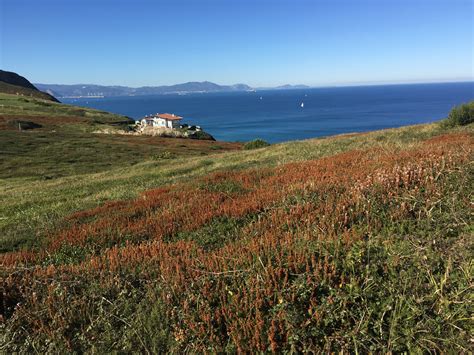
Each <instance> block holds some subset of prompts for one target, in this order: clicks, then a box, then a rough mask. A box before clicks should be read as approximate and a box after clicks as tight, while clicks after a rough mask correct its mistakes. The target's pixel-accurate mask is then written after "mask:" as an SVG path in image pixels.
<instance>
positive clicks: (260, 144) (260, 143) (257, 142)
mask: <svg viewBox="0 0 474 355" xmlns="http://www.w3.org/2000/svg"><path fill="white" fill-rule="evenodd" d="M269 145H270V143H268V142H266V141H264V140H263V139H259V138H258V139H254V140H253V141H250V142H247V143H245V144H244V149H247V150H249V149H258V148H264V147H268V146H269Z"/></svg>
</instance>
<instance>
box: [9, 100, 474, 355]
mask: <svg viewBox="0 0 474 355" xmlns="http://www.w3.org/2000/svg"><path fill="white" fill-rule="evenodd" d="M12 110H13V109H12ZM58 116H61V115H58ZM87 130H89V129H86V131H87ZM456 132H457V133H463V134H464V135H461V136H457V135H455V134H456ZM1 133H2V132H0V134H1ZM31 133H33V132H31ZM446 133H449V134H451V136H448V137H447V138H443V139H441V140H439V141H437V140H435V141H434V142H429V143H426V144H428V145H426V147H425V144H424V143H423V141H426V140H428V139H430V138H432V137H436V136H439V135H445V134H446ZM9 134H13V133H12V132H11V131H9ZM28 134H30V132H29V133H28ZM43 134H44V133H43ZM82 134H83V135H80V136H77V137H75V138H77V139H78V141H79V140H84V139H92V140H95V139H96V138H92V137H93V136H91V135H90V134H89V133H87V132H84V133H82ZM453 134H454V135H453ZM466 134H467V135H466ZM472 134H473V127H471V126H468V127H464V128H458V129H449V130H446V129H442V128H440V127H439V126H438V125H435V124H433V125H422V126H413V127H404V128H399V129H391V130H385V131H379V132H371V133H367V134H357V135H345V136H338V137H331V138H325V139H314V140H307V141H300V142H290V143H285V144H279V145H274V146H271V147H268V148H264V149H259V150H255V151H238V152H225V153H219V152H217V153H215V154H213V155H212V156H201V155H200V154H202V153H204V154H208V153H209V152H212V151H214V152H216V150H217V149H218V148H210V146H206V147H205V148H203V147H201V148H200V149H201V150H200V151H199V149H197V151H195V152H194V153H193V155H192V156H189V153H187V154H185V155H184V156H183V155H182V154H180V151H181V150H182V149H183V148H187V147H176V146H175V147H174V149H176V150H175V151H174V153H173V154H161V155H158V156H155V157H153V156H150V155H148V156H147V155H145V156H141V157H142V158H141V159H143V160H142V161H140V162H135V161H132V162H131V161H130V158H131V157H130V156H122V157H120V159H118V160H117V161H114V154H115V153H114V152H117V154H118V155H119V156H120V154H121V153H120V151H118V150H115V149H113V150H111V151H110V152H108V154H110V155H111V157H110V158H109V159H110V161H111V164H110V165H109V166H108V165H103V166H100V165H99V166H97V165H96V164H95V162H94V161H88V160H81V156H83V154H78V159H79V162H78V161H74V162H71V163H67V162H66V163H65V164H64V167H63V168H58V170H57V171H56V173H55V175H54V176H52V177H53V178H52V179H50V178H48V179H44V177H43V174H44V173H41V174H37V173H36V171H41V169H42V168H41V166H42V165H45V166H46V167H48V164H50V163H51V161H49V163H48V159H46V160H45V161H41V160H32V161H31V167H30V168H19V169H18V170H15V169H14V168H11V169H12V170H11V171H10V172H9V173H7V174H6V175H4V177H3V179H2V187H1V188H0V189H1V190H0V200H1V201H2V204H1V205H0V213H1V216H2V219H1V220H0V228H1V229H0V230H1V231H2V234H3V235H4V237H3V239H2V240H1V243H2V249H3V251H7V250H11V249H14V248H16V247H18V246H25V245H35V246H39V245H41V248H40V249H39V254H36V253H33V254H31V255H30V254H28V253H24V254H22V253H20V254H12V256H11V257H10V256H8V257H6V258H5V261H4V262H5V265H8V263H9V262H8V260H10V259H9V258H11V259H12V260H18V261H19V260H24V263H26V264H24V265H23V266H30V265H29V264H31V265H35V264H38V265H44V266H45V267H44V268H39V269H36V271H29V269H28V268H26V269H24V268H23V267H20V268H18V269H15V266H13V267H14V270H17V273H16V274H13V273H10V272H11V271H12V270H10V269H5V272H6V273H7V274H8V273H10V278H9V281H6V283H5V284H4V285H9V286H5V287H10V288H11V289H9V290H5V292H6V295H7V296H6V298H5V301H4V307H7V306H8V305H9V304H10V303H11V302H13V303H12V304H14V303H15V302H18V301H20V300H21V301H22V302H24V303H25V304H26V305H27V306H25V307H23V309H22V310H19V311H17V317H16V318H12V319H11V320H10V321H9V322H8V323H7V325H6V326H7V328H6V330H7V332H6V333H5V334H6V335H5V339H6V340H7V341H8V342H9V344H8V345H7V347H5V350H10V351H13V350H19V349H20V350H21V349H23V350H29V351H31V350H32V349H37V350H39V349H43V350H44V349H46V348H45V346H46V345H45V344H46V343H49V344H50V345H49V347H50V348H49V349H50V350H52V351H63V350H64V349H68V348H69V349H71V347H72V349H76V350H95V351H99V352H101V351H110V350H111V349H115V350H124V351H129V350H131V349H134V350H137V349H140V350H141V351H157V350H159V349H161V350H174V351H183V350H185V349H187V350H196V351H202V350H204V349H207V350H210V349H211V350H215V351H223V350H226V351H233V350H236V349H237V348H240V350H243V351H247V350H253V351H255V350H261V351H264V350H273V351H278V350H291V349H293V350H297V351H302V350H310V349H313V350H314V349H316V350H319V351H322V350H324V351H328V350H335V351H337V350H341V349H344V350H347V351H363V352H367V351H386V350H387V349H388V350H393V351H410V350H411V351H426V350H431V351H436V350H438V351H440V350H441V351H447V350H451V351H462V350H466V349H467V347H468V346H469V345H468V340H467V339H468V335H467V334H468V333H467V329H468V324H469V320H468V318H467V314H468V309H469V307H470V305H469V302H468V301H466V300H465V299H464V297H465V295H468V294H469V292H470V291H469V290H470V289H471V287H472V285H471V286H470V284H471V282H472V262H470V260H471V259H472V240H470V238H469V236H470V235H472V223H471V219H470V218H471V216H470V215H469V211H468V201H469V196H472V193H473V191H472V166H471V165H470V164H468V163H466V159H468V160H467V161H469V158H472V150H471V148H472ZM12 137H18V136H12ZM66 138H68V139H70V138H71V136H68V135H66ZM117 139H118V138H117ZM2 142H3V140H2ZM167 142H168V141H167ZM25 143H26V142H25V141H19V143H18V149H19V148H20V147H24V144H25ZM135 143H136V142H135ZM10 144H14V141H13V139H12V140H11V141H10ZM64 144H66V143H64ZM89 144H93V143H92V142H91V143H89ZM108 144H112V143H110V142H109V141H108V142H107V144H105V145H108ZM113 144H118V142H115V143H113ZM215 144H219V145H220V144H221V143H215ZM38 145H39V143H38V144H36V146H38ZM130 145H134V144H130V143H127V144H126V147H129V146H130ZM67 146H69V145H67ZM137 146H139V147H141V146H142V145H141V144H137ZM59 147H61V146H59ZM115 148H117V147H116V146H115ZM230 148H231V147H229V149H230ZM2 149H4V148H2ZM58 149H60V150H61V151H62V150H64V147H61V148H58ZM130 149H132V148H130ZM137 149H138V148H137ZM170 149H173V147H169V148H167V149H165V150H162V151H165V152H168V151H169V150H170ZM221 149H223V148H222V147H221ZM66 151H67V149H66ZM340 153H343V154H340ZM458 153H459V154H458ZM123 154H125V153H123ZM338 154H339V155H338ZM14 155H15V152H12V156H14ZM41 156H43V157H44V154H43V153H42V152H41V151H40V152H39V153H38V157H41ZM97 157H98V159H100V154H98V155H97ZM324 157H332V158H331V159H328V160H324V159H321V158H324ZM404 157H405V158H404ZM451 157H452V158H451ZM466 157H467V158H466ZM12 159H13V158H12ZM58 159H59V157H58V156H55V158H54V161H55V162H54V165H55V166H56V163H57V162H56V160H58ZM446 159H447V160H446ZM449 159H452V160H453V162H452V163H451V160H449ZM463 159H464V160H463ZM59 160H61V159H59ZM359 160H360V163H359ZM471 160H472V159H471ZM332 161H334V162H339V163H336V165H331V164H332V163H331V162H332ZM445 161H447V162H449V163H444V162H445ZM295 162H302V164H301V165H298V164H297V163H296V165H295ZM441 162H443V163H441ZM131 163H133V164H131ZM2 164H10V166H13V165H12V163H11V160H9V159H6V160H5V161H2ZM69 164H70V165H72V167H71V168H70V169H69V170H68V169H66V167H67V166H68V165H69ZM449 164H452V165H449ZM4 166H7V165H4ZM346 166H347V167H346ZM424 166H426V167H424ZM400 167H402V168H403V167H405V168H403V169H405V170H403V169H401V168H400ZM50 168H53V166H50V167H48V168H47V169H45V171H46V170H48V169H50ZM422 168H423V169H422ZM88 169H90V171H89V172H88ZM304 169H315V170H310V171H311V173H308V174H305V173H304ZM380 169H382V172H383V171H386V172H385V173H384V174H388V175H387V177H386V178H384V176H385V175H383V174H382V175H380V174H381V172H380V171H381V170H380ZM383 169H385V170H383ZM397 169H399V170H397ZM400 169H401V170H400ZM420 169H422V170H420ZM232 171H233V172H236V173H232ZM318 171H320V173H321V174H322V175H321V176H320V177H318V175H317V173H316V172H318ZM213 172H226V173H225V174H224V175H223V176H220V175H211V176H209V174H210V173H213ZM237 172H238V173H237ZM375 172H377V174H379V175H377V174H376V173H375ZM8 174H9V175H8ZM228 174H230V175H228ZM298 174H302V175H301V177H300V178H298V177H297V176H298ZM366 174H369V175H370V176H381V179H382V180H380V183H379V185H373V186H372V184H369V185H367V186H368V187H367V191H366V192H365V193H364V194H365V195H364V196H363V197H361V196H360V195H359V194H358V193H353V192H351V191H352V190H351V189H352V186H358V185H357V184H354V181H353V180H355V179H356V178H357V177H359V179H364V176H365V175H366ZM391 174H399V175H397V176H400V179H402V180H403V179H405V178H404V176H405V175H404V174H408V175H407V176H408V177H407V179H408V180H407V181H409V182H407V183H406V184H405V185H399V183H397V185H393V184H395V180H392V179H391V177H390V175H391ZM313 176H314V178H313ZM312 179H314V181H313V180H312ZM325 179H329V180H328V181H329V182H330V185H327V186H326V185H325V184H323V183H321V181H325ZM331 181H332V182H331ZM172 183H176V184H177V185H174V186H171V187H170V188H171V191H169V192H168V190H163V191H161V190H159V191H157V192H150V193H148V195H140V194H141V193H142V192H143V191H145V190H149V189H151V188H156V187H160V186H170V184H172ZM400 186H401V187H400ZM254 190H255V191H254ZM252 191H254V192H252ZM137 196H142V197H138V198H137ZM143 196H145V197H146V196H149V198H150V200H148V199H143ZM351 196H352V197H351ZM389 196H391V197H389ZM134 198H137V200H133V199H134ZM254 198H256V199H257V201H261V202H258V203H257V205H255V202H254V200H253V199H254ZM124 199H125V200H129V201H131V202H126V203H125V205H124V203H119V204H110V205H106V207H103V208H102V209H97V210H94V209H92V210H90V211H88V212H84V213H79V214H76V215H73V216H71V213H73V212H77V211H80V210H86V209H91V208H94V207H96V206H99V205H102V204H103V203H104V202H107V201H111V200H112V201H113V200H124ZM161 200H163V201H165V202H161ZM143 201H149V202H146V203H145V202H143ZM371 201H372V202H371ZM143 203H145V205H143ZM259 204H261V205H259ZM367 204H368V205H367ZM227 205H228V207H226V206H227ZM144 206H145V207H144ZM162 206H167V207H166V208H162ZM367 206H370V207H369V208H368V207H367ZM143 208H145V209H144V210H142V209H143ZM197 208H199V210H200V213H199V214H195V212H196V209H197ZM168 211H169V213H171V214H172V215H173V216H174V217H172V219H171V221H172V223H171V224H169V225H167V224H160V223H162V221H165V220H166V218H165V217H166V213H168ZM324 211H325V212H324ZM329 211H331V212H329ZM348 211H350V212H348ZM348 213H349V214H348ZM206 214H209V216H210V219H202V220H201V219H200V218H201V216H204V215H206ZM66 216H69V217H68V218H67V219H64V217H66ZM321 216H322V217H323V219H318V218H321ZM325 216H328V217H327V218H328V220H327V221H326V220H325V219H324V218H326V217H325ZM149 218H151V219H149ZM203 218H204V217H203ZM348 218H349V221H350V223H349V222H347V221H346V219H348ZM143 221H147V222H146V223H143ZM163 223H164V222H163ZM341 223H342V224H341ZM348 223H349V224H348ZM110 228H111V229H110ZM170 228H171V229H170ZM129 230H133V231H134V232H130V231H129ZM112 231H113V232H112ZM157 231H168V232H166V233H164V232H160V233H161V234H160V233H158V232H157ZM84 233H86V234H84ZM156 233H158V235H159V237H157V234H156ZM81 236H85V237H86V239H84V240H82V239H81V238H82V237H81ZM71 237H72V238H73V239H68V238H71ZM150 239H151V240H155V239H156V240H155V241H154V242H153V243H151V244H148V243H147V242H146V241H147V240H150ZM127 240H128V241H129V242H131V243H132V244H130V245H127V244H124V243H125V241H127ZM342 240H343V241H342ZM114 244H117V245H118V246H123V247H119V248H118V249H114V248H113V249H108V247H110V246H112V245H114ZM124 245H125V246H124ZM135 248H136V249H135ZM43 251H46V254H42V253H43ZM140 253H144V254H143V255H142V254H140ZM154 253H158V254H157V255H159V256H153V255H155V254H154ZM101 255H104V258H105V260H106V261H105V263H104V260H102V259H101ZM135 257H138V260H139V262H138V264H136V265H135V264H134V262H135V261H134V258H135ZM114 258H117V260H122V261H117V264H115V261H114ZM120 258H122V259H120ZM221 261H222V262H221ZM22 263H23V262H21V263H20V265H21V264H22ZM12 265H15V262H14V263H13V264H12ZM48 265H54V266H55V267H56V268H57V269H55V268H54V267H53V268H52V269H51V266H49V267H46V266H48ZM68 265H69V266H68ZM114 265H118V266H114ZM148 265H149V266H148ZM318 265H319V266H318ZM117 267H119V268H120V271H118V270H117V269H116V268H117ZM61 268H64V272H63V271H62V269H61ZM68 268H69V269H68ZM321 268H322V269H321ZM197 269H199V270H200V271H199V272H198V270H197ZM21 270H23V271H21ZM170 270H172V271H171V272H170ZM318 270H319V271H318ZM14 275H17V276H14ZM311 275H314V276H311ZM51 277H53V278H54V280H55V282H56V286H54V287H53V286H51V285H50V281H48V280H51ZM18 278H20V279H18ZM81 280H82V281H81ZM84 280H88V281H87V282H85V281H84ZM92 280H94V281H92ZM157 280H160V282H157ZM18 285H25V286H21V287H24V288H23V289H20V288H18V287H20V286H18ZM29 285H34V286H29ZM48 285H50V286H48ZM74 285H76V286H74ZM22 290H23V291H22ZM59 290H62V291H59ZM249 290H252V291H251V292H250V291H249ZM32 294H35V295H36V296H34V297H39V300H38V299H36V298H32V297H31V295H32ZM203 295H204V296H205V295H207V296H205V297H203ZM258 295H259V296H258ZM254 297H257V298H254ZM41 300H42V301H41ZM9 302H10V303H9ZM70 302H73V303H74V304H75V308H74V309H75V310H77V311H75V310H73V309H71V308H70V307H68V306H67V304H68V303H70ZM249 307H250V308H249ZM7 308H8V307H7ZM5 312H7V313H8V311H5ZM45 312H47V313H48V314H49V315H50V317H52V318H48V316H45V317H43V316H41V314H44V313H45ZM75 312H76V313H75ZM77 312H78V313H77ZM7 313H5V314H6V315H8V314H7ZM36 314H39V315H38V316H37V315H36ZM250 319H251V321H249V320H250ZM255 319H257V323H255ZM209 322H211V323H209ZM206 324H210V325H209V327H208V326H206ZM254 326H255V327H254ZM99 335H100V336H99ZM27 337H28V339H30V342H29V343H25V342H24V341H23V340H22V339H26V338H27ZM98 339H100V340H98ZM0 349H1V348H0Z"/></svg>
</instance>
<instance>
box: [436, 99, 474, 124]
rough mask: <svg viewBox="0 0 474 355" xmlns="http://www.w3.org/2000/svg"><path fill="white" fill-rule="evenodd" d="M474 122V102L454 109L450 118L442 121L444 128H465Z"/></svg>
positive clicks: (450, 113)
mask: <svg viewBox="0 0 474 355" xmlns="http://www.w3.org/2000/svg"><path fill="white" fill-rule="evenodd" d="M472 122H474V101H471V102H469V103H467V104H462V105H459V106H455V107H453V109H452V110H451V111H450V112H449V115H448V117H447V118H446V119H445V120H443V121H441V123H442V125H443V126H444V127H447V128H449V127H455V126H465V125H468V124H470V123H472Z"/></svg>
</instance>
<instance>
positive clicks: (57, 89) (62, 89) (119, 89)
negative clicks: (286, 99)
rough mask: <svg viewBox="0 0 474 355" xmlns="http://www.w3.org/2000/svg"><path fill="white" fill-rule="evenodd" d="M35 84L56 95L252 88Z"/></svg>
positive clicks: (242, 86) (240, 86) (245, 87)
mask: <svg viewBox="0 0 474 355" xmlns="http://www.w3.org/2000/svg"><path fill="white" fill-rule="evenodd" d="M36 86H37V87H38V88H40V89H41V90H43V91H47V92H49V93H54V95H55V96H57V97H91V96H103V97H109V96H140V95H166V94H187V93H201V92H202V93H207V92H227V91H248V90H252V88H251V87H250V86H248V85H246V84H235V85H219V84H216V83H212V82H210V81H202V82H187V83H182V84H176V85H166V86H142V87H139V88H131V87H127V86H104V85H92V84H76V85H60V84H36Z"/></svg>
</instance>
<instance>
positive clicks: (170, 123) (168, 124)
mask: <svg viewBox="0 0 474 355" xmlns="http://www.w3.org/2000/svg"><path fill="white" fill-rule="evenodd" d="M141 123H142V124H143V125H150V126H152V127H161V128H171V129H173V128H179V127H180V123H179V121H177V120H167V119H164V118H156V117H154V118H150V119H145V118H144V119H142V120H141Z"/></svg>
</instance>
